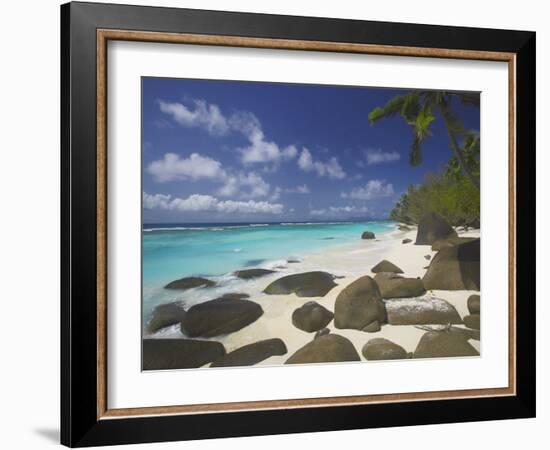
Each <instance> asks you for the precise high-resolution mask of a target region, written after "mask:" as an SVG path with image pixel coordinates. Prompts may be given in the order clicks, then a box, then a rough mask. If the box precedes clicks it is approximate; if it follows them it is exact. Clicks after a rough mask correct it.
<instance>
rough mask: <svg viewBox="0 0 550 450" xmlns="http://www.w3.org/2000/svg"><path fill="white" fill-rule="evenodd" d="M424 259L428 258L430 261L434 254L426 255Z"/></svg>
mask: <svg viewBox="0 0 550 450" xmlns="http://www.w3.org/2000/svg"><path fill="white" fill-rule="evenodd" d="M424 259H427V260H428V261H429V260H430V259H432V255H424Z"/></svg>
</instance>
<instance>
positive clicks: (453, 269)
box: [422, 239, 480, 291]
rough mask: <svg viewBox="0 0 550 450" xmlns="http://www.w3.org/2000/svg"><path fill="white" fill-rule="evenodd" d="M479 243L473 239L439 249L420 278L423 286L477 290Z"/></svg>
mask: <svg viewBox="0 0 550 450" xmlns="http://www.w3.org/2000/svg"><path fill="white" fill-rule="evenodd" d="M479 244H480V241H479V239H475V240H473V241H470V242H465V243H463V244H457V245H455V246H453V247H448V248H443V249H441V250H440V251H439V252H438V253H437V254H436V255H435V257H434V258H433V259H432V262H431V264H430V267H429V268H428V271H427V272H426V274H425V275H424V278H423V279H422V281H423V282H424V286H425V288H426V289H441V290H473V291H479V288H480V265H479Z"/></svg>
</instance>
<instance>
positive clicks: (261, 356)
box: [210, 338, 287, 367]
mask: <svg viewBox="0 0 550 450" xmlns="http://www.w3.org/2000/svg"><path fill="white" fill-rule="evenodd" d="M286 352H287V349H286V345H285V343H284V342H283V341H282V340H281V339H279V338H275V339H266V340H264V341H259V342H254V343H253V344H248V345H245V346H243V347H240V348H238V349H236V350H233V351H232V352H230V353H227V354H226V355H225V356H222V357H221V358H220V359H217V360H215V361H214V362H213V363H212V364H210V367H237V366H252V365H254V364H258V363H259V362H262V361H263V360H265V359H267V358H270V357H271V356H275V355H277V356H280V355H284V354H286Z"/></svg>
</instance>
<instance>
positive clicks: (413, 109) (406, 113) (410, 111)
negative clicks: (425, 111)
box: [401, 93, 421, 125]
mask: <svg viewBox="0 0 550 450" xmlns="http://www.w3.org/2000/svg"><path fill="white" fill-rule="evenodd" d="M403 100H404V101H403V106H402V107H401V115H402V116H403V119H405V122H407V123H408V124H409V125H413V124H414V123H415V122H416V119H417V116H418V114H419V113H420V108H421V107H420V96H419V95H418V94H415V93H411V94H409V95H407V96H405V97H404V99H403Z"/></svg>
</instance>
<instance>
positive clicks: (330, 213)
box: [309, 206, 369, 218]
mask: <svg viewBox="0 0 550 450" xmlns="http://www.w3.org/2000/svg"><path fill="white" fill-rule="evenodd" d="M368 212H369V209H368V208H367V207H366V206H329V207H328V208H322V209H312V210H311V211H310V212H309V213H310V214H311V215H312V216H325V217H331V218H332V217H339V216H344V217H350V216H357V215H364V214H366V213H368Z"/></svg>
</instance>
